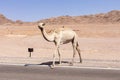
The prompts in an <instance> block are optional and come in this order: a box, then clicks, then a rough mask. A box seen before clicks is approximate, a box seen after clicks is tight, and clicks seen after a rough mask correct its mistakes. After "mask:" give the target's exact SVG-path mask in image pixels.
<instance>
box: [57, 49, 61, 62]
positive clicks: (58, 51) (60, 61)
mask: <svg viewBox="0 0 120 80" xmlns="http://www.w3.org/2000/svg"><path fill="white" fill-rule="evenodd" d="M57 51H58V56H59V64H61V54H60V50H59V47H58V48H57Z"/></svg>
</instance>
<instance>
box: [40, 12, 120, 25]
mask: <svg viewBox="0 0 120 80" xmlns="http://www.w3.org/2000/svg"><path fill="white" fill-rule="evenodd" d="M39 22H44V23H48V24H86V23H88V24H92V23H103V24H106V23H120V11H118V10H113V11H110V12H108V13H100V14H95V15H84V16H68V15H67V16H60V17H55V18H49V19H44V20H40V21H39Z"/></svg>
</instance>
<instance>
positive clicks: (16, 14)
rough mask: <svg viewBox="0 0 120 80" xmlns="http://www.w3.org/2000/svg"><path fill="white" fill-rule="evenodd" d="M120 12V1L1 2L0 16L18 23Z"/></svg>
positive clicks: (47, 0) (2, 0) (54, 0)
mask: <svg viewBox="0 0 120 80" xmlns="http://www.w3.org/2000/svg"><path fill="white" fill-rule="evenodd" d="M111 10H120V0H0V14H3V15H4V16H6V17H7V18H9V19H11V20H13V21H16V20H22V21H27V22H32V21H38V20H41V19H47V18H51V17H58V16H66V15H69V16H80V15H89V14H98V13H106V12H109V11H111Z"/></svg>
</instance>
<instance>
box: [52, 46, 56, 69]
mask: <svg viewBox="0 0 120 80" xmlns="http://www.w3.org/2000/svg"><path fill="white" fill-rule="evenodd" d="M56 54H57V47H56V49H55V52H54V54H53V63H52V68H54V67H55V59H56Z"/></svg>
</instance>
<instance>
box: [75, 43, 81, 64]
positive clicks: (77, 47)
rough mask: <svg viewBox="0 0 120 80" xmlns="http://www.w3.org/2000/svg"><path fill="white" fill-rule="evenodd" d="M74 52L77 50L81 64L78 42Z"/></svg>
mask: <svg viewBox="0 0 120 80" xmlns="http://www.w3.org/2000/svg"><path fill="white" fill-rule="evenodd" d="M76 50H77V52H78V55H79V59H80V63H82V58H81V52H80V49H79V44H78V42H77V43H76Z"/></svg>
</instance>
